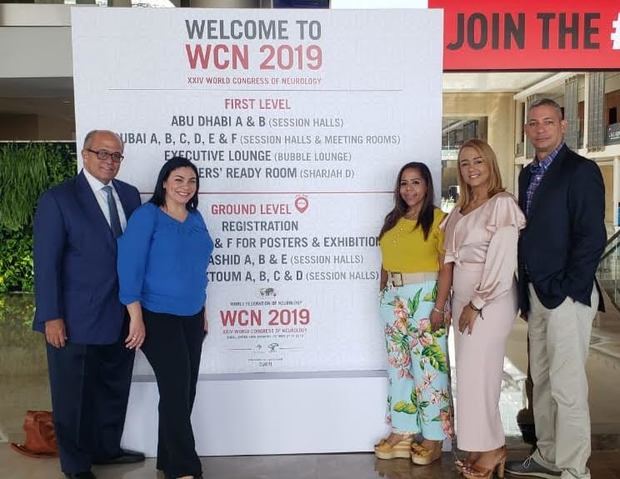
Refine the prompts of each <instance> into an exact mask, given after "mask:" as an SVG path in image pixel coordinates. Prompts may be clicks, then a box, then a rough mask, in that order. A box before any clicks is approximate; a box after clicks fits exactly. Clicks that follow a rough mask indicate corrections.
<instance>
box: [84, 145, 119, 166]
mask: <svg viewBox="0 0 620 479" xmlns="http://www.w3.org/2000/svg"><path fill="white" fill-rule="evenodd" d="M86 151H89V152H91V153H94V154H95V155H97V158H98V159H100V160H101V161H108V160H112V161H113V162H114V163H120V162H121V161H123V158H125V157H124V156H123V155H121V154H120V153H118V152H116V151H115V152H114V153H110V152H109V151H106V150H91V149H90V148H87V149H86Z"/></svg>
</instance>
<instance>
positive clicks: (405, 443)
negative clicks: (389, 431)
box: [375, 436, 413, 459]
mask: <svg viewBox="0 0 620 479" xmlns="http://www.w3.org/2000/svg"><path fill="white" fill-rule="evenodd" d="M412 442H413V437H412V436H409V437H403V439H401V440H400V441H398V442H397V443H395V444H390V443H389V442H388V438H386V439H381V440H380V441H379V442H378V443H377V444H375V456H377V457H378V458H379V459H398V458H401V459H409V456H410V454H411V443H412Z"/></svg>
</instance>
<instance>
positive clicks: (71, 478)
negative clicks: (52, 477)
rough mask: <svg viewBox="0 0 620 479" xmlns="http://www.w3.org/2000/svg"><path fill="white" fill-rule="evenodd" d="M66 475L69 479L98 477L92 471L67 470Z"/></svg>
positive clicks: (93, 478)
mask: <svg viewBox="0 0 620 479" xmlns="http://www.w3.org/2000/svg"><path fill="white" fill-rule="evenodd" d="M65 477H66V478H67V479H97V476H95V475H94V474H93V473H92V472H91V471H84V472H65Z"/></svg>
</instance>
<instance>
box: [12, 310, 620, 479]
mask: <svg viewBox="0 0 620 479" xmlns="http://www.w3.org/2000/svg"><path fill="white" fill-rule="evenodd" d="M1 299H2V298H0V300H1ZM23 302H24V303H27V302H28V299H27V298H26V299H25V300H24V301H23ZM1 303H2V302H1V301H0V306H3V305H2V304H1ZM27 310H28V307H27V304H26V305H23V304H21V305H19V307H15V308H14V309H12V310H11V311H12V312H11V313H10V315H9V316H10V317H7V316H6V315H5V316H4V317H0V479H61V478H62V477H63V475H62V474H61V473H60V470H59V467H58V461H57V460H54V459H31V458H27V457H24V456H21V455H19V454H17V453H15V452H14V451H13V450H12V449H11V448H10V447H9V445H8V443H7V441H15V442H21V441H23V433H22V422H23V417H24V413H25V411H26V409H50V399H49V386H48V382H47V374H46V366H45V358H44V347H43V343H42V338H41V336H40V335H36V334H34V333H32V332H30V331H29V330H28V328H27V327H25V326H24V324H23V323H24V321H23V318H22V317H21V316H20V314H21V315H23V314H24V311H25V312H26V314H27V313H28V311H27ZM3 311H4V312H5V313H6V308H4V310H3V309H2V307H0V316H1V315H2V313H3ZM15 311H17V313H15ZM19 311H22V313H19ZM526 331H527V325H526V324H525V323H524V322H522V321H520V320H517V321H516V322H515V327H514V329H513V332H512V334H511V336H510V338H509V341H508V348H507V354H506V362H505V378H506V380H505V383H504V388H503V392H502V404H501V408H502V416H503V420H504V425H505V428H506V431H507V433H508V434H513V435H514V434H517V433H518V428H517V427H516V421H515V420H514V415H515V413H516V411H517V410H518V409H520V408H521V407H522V405H523V391H522V385H523V377H524V373H523V371H525V370H526V353H525V342H526V340H525V338H526ZM592 337H593V339H592V347H591V352H590V357H589V361H588V375H589V380H590V409H591V416H592V432H593V434H594V438H593V439H594V440H593V444H592V446H593V450H594V452H593V455H592V459H591V470H592V477H593V478H594V479H613V478H618V479H620V407H619V406H618V404H620V381H617V380H616V379H617V377H618V370H619V369H620V315H618V314H615V313H614V314H607V315H603V316H601V317H600V318H599V319H598V320H597V321H596V322H595V329H594V330H593V335H592ZM509 446H510V450H511V456H512V457H513V458H520V457H524V456H525V455H526V453H527V450H528V446H527V445H525V444H523V443H522V442H521V441H520V438H518V437H514V436H513V437H511V438H509ZM202 461H203V467H204V471H205V478H208V479H246V478H248V479H249V478H252V479H262V478H265V479H267V478H269V479H278V478H293V479H297V478H299V479H306V478H308V479H310V478H312V479H340V478H347V479H349V478H350V479H367V478H368V479H370V478H380V477H384V478H393V479H404V478H419V479H423V478H443V477H446V478H449V477H457V473H456V471H455V469H454V467H453V464H452V463H453V458H452V455H451V454H450V453H446V454H444V457H443V458H442V461H441V463H438V464H434V465H432V466H427V467H417V466H413V465H412V464H411V463H410V462H409V461H406V460H401V459H399V460H394V461H381V460H376V459H375V458H374V456H373V455H372V454H325V455H295V456H248V457H207V458H203V459H202ZM94 472H95V473H96V474H97V477H98V478H100V479H111V478H127V479H140V478H155V477H162V476H157V474H156V471H155V464H154V461H153V460H147V461H146V462H145V463H144V464H140V465H137V466H135V465H134V466H107V467H98V468H94Z"/></svg>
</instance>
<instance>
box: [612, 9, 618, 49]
mask: <svg viewBox="0 0 620 479" xmlns="http://www.w3.org/2000/svg"><path fill="white" fill-rule="evenodd" d="M611 25H612V31H611V41H612V42H613V43H612V45H611V48H613V49H614V50H620V13H618V16H617V17H616V19H615V20H614V21H613V22H611Z"/></svg>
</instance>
